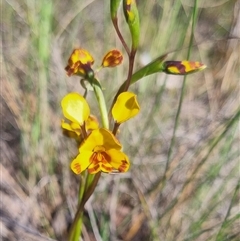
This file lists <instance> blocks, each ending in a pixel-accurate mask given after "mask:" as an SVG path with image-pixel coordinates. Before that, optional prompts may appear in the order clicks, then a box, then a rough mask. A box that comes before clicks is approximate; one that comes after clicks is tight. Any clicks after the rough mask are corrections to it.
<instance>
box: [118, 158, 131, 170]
mask: <svg viewBox="0 0 240 241" xmlns="http://www.w3.org/2000/svg"><path fill="white" fill-rule="evenodd" d="M121 162H122V164H121V165H120V166H119V168H118V171H119V172H126V170H127V168H128V165H129V164H128V162H127V161H126V160H122V161H121Z"/></svg>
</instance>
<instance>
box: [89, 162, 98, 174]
mask: <svg viewBox="0 0 240 241" xmlns="http://www.w3.org/2000/svg"><path fill="white" fill-rule="evenodd" d="M99 169H100V165H99V164H96V165H95V166H93V167H92V168H88V172H89V173H90V174H91V173H95V172H96V171H98V170H99ZM99 171H100V170H99Z"/></svg>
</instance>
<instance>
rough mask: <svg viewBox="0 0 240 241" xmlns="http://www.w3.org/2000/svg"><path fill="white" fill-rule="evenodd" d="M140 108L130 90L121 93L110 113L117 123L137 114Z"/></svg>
mask: <svg viewBox="0 0 240 241" xmlns="http://www.w3.org/2000/svg"><path fill="white" fill-rule="evenodd" d="M139 110H140V107H139V104H138V102H137V96H136V95H135V94H134V93H131V92H123V93H121V94H120V95H119V96H118V98H117V100H116V102H115V104H114V106H113V108H112V115H113V118H114V120H115V122H117V123H118V124H121V123H123V122H125V121H127V120H129V119H130V118H132V117H134V116H135V115H137V114H138V112H139Z"/></svg>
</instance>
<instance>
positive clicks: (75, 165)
mask: <svg viewBox="0 0 240 241" xmlns="http://www.w3.org/2000/svg"><path fill="white" fill-rule="evenodd" d="M73 169H74V170H75V172H76V173H77V174H80V173H81V172H82V171H81V165H80V164H79V163H75V164H74V165H73Z"/></svg>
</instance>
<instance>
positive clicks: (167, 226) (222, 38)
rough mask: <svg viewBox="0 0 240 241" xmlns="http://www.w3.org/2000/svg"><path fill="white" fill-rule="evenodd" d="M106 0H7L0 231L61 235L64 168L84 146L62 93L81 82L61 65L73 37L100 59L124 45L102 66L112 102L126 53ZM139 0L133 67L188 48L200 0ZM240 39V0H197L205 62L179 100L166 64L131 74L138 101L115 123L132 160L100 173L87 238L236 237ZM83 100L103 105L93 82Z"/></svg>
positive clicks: (68, 194)
mask: <svg viewBox="0 0 240 241" xmlns="http://www.w3.org/2000/svg"><path fill="white" fill-rule="evenodd" d="M109 2H110V1H107V0H105V1H103V0H102V1H101V0H87V1H76V0H69V1H53V0H42V1H35V0H31V1H23V0H18V1H17V0H5V1H1V3H0V4H1V9H2V11H1V59H2V67H1V95H0V104H1V114H0V115H1V116H0V117H1V126H0V128H1V138H0V153H1V163H0V167H1V179H0V191H1V194H0V195H1V200H0V202H1V207H0V217H1V219H0V220H1V232H2V240H11V241H14V240H38V241H40V240H59V241H61V240H66V237H67V236H66V234H67V230H68V228H69V225H70V224H71V221H72V219H73V217H74V214H75V211H76V205H77V193H78V184H79V177H78V176H76V175H74V174H73V173H72V172H71V170H70V168H69V164H70V162H71V160H72V159H73V158H74V156H76V154H77V146H76V144H75V142H74V140H72V139H69V138H67V137H66V136H64V135H63V134H62V130H61V127H60V125H61V119H62V117H63V116H62V113H61V106H60V102H61V99H62V97H63V96H64V95H66V94H67V93H69V92H79V93H81V94H83V92H84V91H83V89H82V88H81V86H80V84H79V78H77V77H71V78H69V77H67V76H66V73H65V70H64V67H65V66H66V65H67V60H68V58H69V56H70V54H71V52H72V50H73V49H74V48H76V47H81V48H84V49H87V50H88V51H89V52H90V53H91V54H92V55H93V57H94V59H95V64H94V66H95V68H97V67H98V66H99V65H101V60H102V57H103V56H104V55H105V53H106V52H107V51H109V50H111V49H113V48H118V49H119V50H121V51H122V52H123V54H124V57H125V61H124V62H123V64H122V65H121V66H119V67H116V68H112V69H110V68H109V69H104V70H102V71H101V72H100V73H99V76H98V77H99V79H100V81H101V83H102V86H103V88H104V94H105V96H106V101H107V105H108V108H109V107H110V105H111V101H112V99H113V97H114V95H115V93H116V91H117V90H118V88H119V86H120V85H121V83H122V82H123V81H124V80H125V79H126V75H127V64H128V61H127V56H126V53H125V52H124V50H123V48H122V46H121V44H120V42H119V40H118V38H117V36H116V34H115V31H114V29H113V26H112V24H111V21H110V13H109ZM137 3H138V7H139V14H140V20H141V41H140V48H139V51H138V54H137V57H136V63H135V70H137V69H139V68H140V67H141V66H144V65H145V64H146V63H148V62H150V61H151V60H153V59H155V58H156V57H158V56H160V55H163V54H165V53H169V54H168V57H167V60H185V59H186V58H187V53H188V51H189V41H190V36H191V26H192V12H193V6H194V1H191V0H181V1H180V0H149V1H137ZM119 15H120V16H119V25H120V28H121V30H122V33H123V35H124V37H125V38H126V41H127V42H128V43H130V41H131V40H130V35H129V32H128V29H127V26H126V24H125V21H124V17H123V14H122V11H120V12H119ZM239 39H240V1H239V0H212V1H204V0H199V1H198V22H197V25H196V29H195V32H194V45H193V46H192V48H191V49H190V50H191V55H190V59H191V60H193V61H200V62H202V63H204V64H206V65H207V66H208V68H207V69H205V70H204V71H202V72H199V73H196V74H193V75H189V76H188V77H187V80H186V86H185V94H184V98H183V102H182V106H181V108H179V101H180V95H181V88H182V83H183V77H178V76H173V75H165V74H161V73H159V74H156V75H152V76H149V77H146V78H144V79H142V80H140V81H139V82H138V83H136V84H134V85H132V86H131V88H130V90H131V91H133V92H135V93H136V94H137V95H138V100H139V104H140V106H141V112H140V114H139V115H138V116H137V117H135V118H134V119H131V120H130V121H128V122H127V123H125V124H123V125H122V126H121V128H120V131H121V132H120V141H121V143H122V144H123V146H124V152H125V153H127V154H128V156H129V158H130V160H131V168H130V171H129V172H128V173H126V174H117V175H109V174H103V175H102V178H101V179H100V181H99V184H98V186H97V189H96V190H95V193H94V195H93V196H92V198H91V199H90V200H89V201H88V203H87V205H86V209H85V215H84V224H85V225H84V227H83V240H84V241H95V240H96V241H101V240H102V241H107V240H111V241H117V240H118V241H120V240H124V241H139V240H146V241H150V240H153V241H158V240H164V241H182V240H184V241H188V240H189V241H191V240H197V241H205V240H208V241H209V240H218V241H224V240H236V241H237V240H239V239H240V231H239V230H240V228H239V227H240V220H239V219H240V207H239V201H240V200H239V199H240V192H239V183H240V182H239V179H240V166H239V164H240V163H239V151H240V146H239V143H240V142H239V141H240V132H239V115H240V109H239V108H240V95H239V91H240V84H239V83H240V82H239V76H240V71H239V64H240V63H239V62H240V61H239V53H240V44H239ZM88 102H89V104H90V106H91V111H92V113H93V114H95V115H96V116H99V113H98V108H97V102H96V100H95V97H94V95H93V93H89V95H88ZM179 110H180V113H179V121H178V122H177V123H178V124H176V116H177V113H178V111H179ZM174 130H175V131H174Z"/></svg>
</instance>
